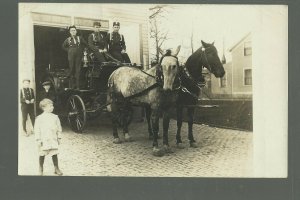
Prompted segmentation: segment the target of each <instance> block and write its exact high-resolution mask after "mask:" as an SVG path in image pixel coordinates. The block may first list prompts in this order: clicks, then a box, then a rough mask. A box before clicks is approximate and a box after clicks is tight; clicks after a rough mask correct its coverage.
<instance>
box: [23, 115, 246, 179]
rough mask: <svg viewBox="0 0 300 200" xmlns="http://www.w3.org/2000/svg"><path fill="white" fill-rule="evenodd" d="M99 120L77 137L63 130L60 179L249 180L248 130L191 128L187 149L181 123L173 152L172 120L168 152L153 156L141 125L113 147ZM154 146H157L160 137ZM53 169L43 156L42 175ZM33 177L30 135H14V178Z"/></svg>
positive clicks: (34, 167) (35, 158)
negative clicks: (16, 137) (16, 148)
mask: <svg viewBox="0 0 300 200" xmlns="http://www.w3.org/2000/svg"><path fill="white" fill-rule="evenodd" d="M100 118H101V117H100ZM99 121H100V119H98V122H97V121H96V120H94V121H90V122H88V123H87V128H86V130H85V131H84V132H83V133H82V134H77V133H74V132H72V131H71V130H70V129H69V128H68V127H67V125H66V124H65V125H64V126H63V133H62V144H61V145H60V154H59V156H58V159H59V165H60V168H61V170H62V171H63V173H64V176H154V177H156V176H174V177H251V176H252V132H244V131H238V130H229V129H219V128H213V127H208V126H205V125H198V124H195V125H194V135H195V139H196V141H197V142H198V145H199V148H190V147H189V145H188V140H187V123H183V127H182V138H183V141H184V145H185V148H184V149H177V148H176V147H175V133H176V121H175V120H171V123H170V132H169V140H170V145H171V147H172V148H173V150H174V153H172V154H169V155H165V156H163V157H154V156H153V155H152V141H150V140H149V139H148V132H147V124H146V122H134V123H132V124H131V125H130V127H129V131H130V133H131V136H132V137H133V138H134V141H133V142H130V143H122V144H113V143H112V134H111V132H112V130H111V123H110V121H109V120H102V121H101V122H99ZM120 133H121V131H120ZM160 133H162V131H160ZM120 136H121V137H122V134H120ZM122 139H123V138H122ZM159 142H160V144H162V139H160V140H159ZM53 171H54V168H53V164H52V160H51V157H46V159H45V164H44V174H45V175H50V176H53V175H54V173H53ZM37 174H38V154H37V147H36V144H35V141H34V135H31V136H29V137H25V136H24V135H22V134H21V133H20V134H19V175H37Z"/></svg>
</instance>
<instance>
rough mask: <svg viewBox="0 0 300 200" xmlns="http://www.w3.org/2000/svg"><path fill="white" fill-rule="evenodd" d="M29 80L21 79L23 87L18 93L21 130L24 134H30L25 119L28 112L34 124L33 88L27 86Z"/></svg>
mask: <svg viewBox="0 0 300 200" xmlns="http://www.w3.org/2000/svg"><path fill="white" fill-rule="evenodd" d="M29 85H30V80H29V79H24V80H23V87H22V89H21V91H20V92H21V94H20V102H21V111H22V126H23V131H24V133H25V135H26V136H28V135H30V133H29V132H27V130H26V121H27V117H28V114H29V117H30V120H31V123H32V126H34V122H35V116H34V92H33V89H32V88H30V87H29Z"/></svg>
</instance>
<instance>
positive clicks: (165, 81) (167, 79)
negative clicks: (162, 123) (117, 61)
mask: <svg viewBox="0 0 300 200" xmlns="http://www.w3.org/2000/svg"><path fill="white" fill-rule="evenodd" d="M179 51H180V46H179V47H178V48H177V50H176V51H175V52H172V51H169V52H168V53H167V54H166V55H164V56H163V57H162V59H161V60H160V63H159V64H158V65H156V66H155V67H152V68H151V69H149V70H147V71H142V70H139V69H137V68H133V67H126V66H125V67H120V68H118V69H117V70H115V71H114V72H113V73H112V74H111V76H110V78H109V80H108V95H107V102H108V103H111V104H110V105H109V106H108V110H110V111H111V114H112V124H113V136H114V140H113V142H114V143H116V144H119V143H121V140H120V138H119V135H118V130H117V127H118V123H117V122H118V119H117V116H119V114H118V113H119V112H122V116H123V117H124V119H123V123H122V126H123V133H124V138H125V141H130V140H131V137H130V135H129V133H128V124H127V123H125V121H126V116H127V114H126V113H128V109H129V108H130V106H131V105H132V104H136V105H147V106H149V108H150V109H151V110H152V113H151V120H150V116H149V123H150V124H151V125H150V126H151V127H152V129H151V130H152V131H151V133H152V134H153V154H154V155H155V156H160V155H162V152H164V151H166V150H168V149H167V148H168V146H164V149H163V150H161V149H159V148H158V141H157V140H158V121H159V113H160V112H161V110H162V109H163V112H164V113H168V111H169V110H168V108H167V107H166V106H164V105H167V104H169V102H168V101H170V100H171V99H169V98H166V97H167V96H168V94H169V93H172V89H173V83H174V80H175V77H176V76H177V74H178V70H179V65H178V59H177V57H176V56H177V54H178V53H179ZM150 121H151V122H150ZM165 134H168V133H167V132H166V133H165ZM167 138H168V136H164V141H163V143H164V144H168V141H165V140H167Z"/></svg>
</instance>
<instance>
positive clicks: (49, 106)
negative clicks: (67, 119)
mask: <svg viewBox="0 0 300 200" xmlns="http://www.w3.org/2000/svg"><path fill="white" fill-rule="evenodd" d="M39 106H40V108H41V109H42V110H43V111H44V112H43V113H42V114H40V115H39V116H38V117H37V118H36V121H35V125H34V133H35V139H36V141H37V143H38V150H39V156H40V157H39V164H40V168H39V172H40V175H43V171H44V168H43V165H44V160H45V156H46V155H50V156H52V161H53V164H54V173H55V174H57V175H59V176H61V175H62V174H63V173H62V172H61V171H60V169H59V168H58V158H57V154H58V153H59V152H58V145H59V144H60V139H61V132H62V128H61V124H60V120H59V118H58V116H57V115H55V114H53V113H52V111H53V109H54V107H53V101H51V100H50V99H43V100H42V101H41V102H40V104H39Z"/></svg>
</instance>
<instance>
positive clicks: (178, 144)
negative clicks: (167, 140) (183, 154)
mask: <svg viewBox="0 0 300 200" xmlns="http://www.w3.org/2000/svg"><path fill="white" fill-rule="evenodd" d="M176 147H177V148H178V149H184V145H183V144H182V143H177V144H176Z"/></svg>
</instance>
